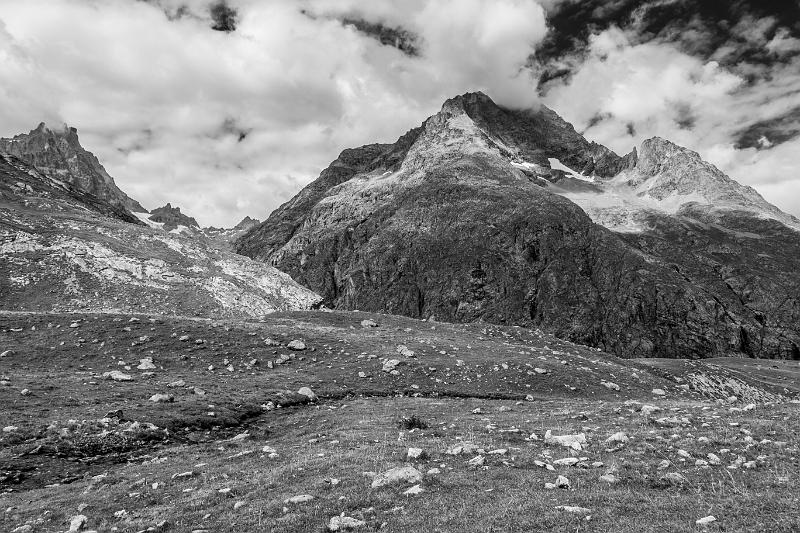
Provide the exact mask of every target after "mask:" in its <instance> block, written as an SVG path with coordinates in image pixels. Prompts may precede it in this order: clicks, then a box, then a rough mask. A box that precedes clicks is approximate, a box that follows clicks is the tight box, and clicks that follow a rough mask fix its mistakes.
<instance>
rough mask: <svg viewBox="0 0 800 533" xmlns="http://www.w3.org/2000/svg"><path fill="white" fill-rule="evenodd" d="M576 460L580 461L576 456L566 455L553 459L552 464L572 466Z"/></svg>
mask: <svg viewBox="0 0 800 533" xmlns="http://www.w3.org/2000/svg"><path fill="white" fill-rule="evenodd" d="M578 462H580V459H578V458H577V457H566V458H564V459H559V460H557V461H553V464H554V465H558V466H573V465H575V464H577V463H578Z"/></svg>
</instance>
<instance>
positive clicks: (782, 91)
mask: <svg viewBox="0 0 800 533" xmlns="http://www.w3.org/2000/svg"><path fill="white" fill-rule="evenodd" d="M770 24H771V23H770ZM768 25H769V24H767V23H766V22H764V23H761V24H757V25H755V27H754V28H753V29H752V31H751V32H750V34H749V35H750V36H751V38H752V39H757V38H760V37H759V36H761V37H763V34H764V28H766V27H767V26H768ZM764 42H766V41H764ZM760 68H761V69H762V71H763V69H767V68H768V69H771V71H770V76H764V77H763V78H761V79H758V80H756V81H754V82H750V83H748V82H747V80H745V79H744V78H742V77H741V76H740V75H739V74H736V73H733V72H731V71H728V70H726V69H725V68H723V67H721V66H720V65H719V64H718V63H717V62H716V61H713V60H710V61H705V60H703V59H701V58H698V57H694V56H691V55H688V54H687V53H684V52H682V51H681V50H679V49H678V48H677V46H676V45H674V44H671V43H664V42H658V41H649V42H644V43H632V42H631V39H630V38H629V35H628V34H627V33H626V32H624V31H622V30H620V29H619V28H616V27H612V28H610V29H608V30H606V31H603V32H601V33H599V34H596V35H594V36H592V37H591V38H590V40H589V47H588V50H587V56H586V57H585V58H584V59H583V60H582V62H580V63H579V66H578V67H577V68H576V70H575V71H574V73H573V75H572V76H571V77H569V78H568V79H566V80H560V81H555V82H551V83H550V84H549V86H548V88H547V89H548V91H547V95H546V97H545V98H544V101H545V103H546V104H547V105H549V106H551V107H553V108H554V109H555V110H557V111H558V112H559V113H560V114H562V116H564V118H565V119H567V120H568V121H570V122H572V123H573V124H574V125H575V128H576V129H577V130H578V131H582V132H584V134H585V135H586V137H587V138H589V139H590V140H594V141H597V142H599V143H601V144H605V145H606V146H608V147H609V148H612V149H613V150H615V151H616V152H617V153H620V154H624V153H627V152H629V151H630V150H631V149H632V148H634V147H636V146H638V145H640V144H641V142H642V141H643V140H645V139H646V138H649V137H653V136H660V137H664V138H667V139H669V140H671V141H673V142H675V143H677V144H680V145H683V146H686V147H688V148H690V149H692V150H695V151H697V152H699V153H700V155H701V156H702V157H703V158H704V159H706V160H708V161H710V162H711V163H713V164H715V165H717V166H718V167H719V168H720V169H721V170H723V171H724V172H725V173H727V174H728V175H730V176H731V177H733V178H734V179H736V180H738V181H739V182H741V183H744V184H747V185H750V186H753V187H755V188H756V189H757V190H758V191H759V192H761V194H762V195H763V196H764V197H765V198H766V199H767V200H768V201H770V202H772V203H774V204H775V205H777V206H778V207H780V208H782V209H784V210H786V211H788V212H790V213H793V214H795V215H800V176H798V173H799V172H798V169H800V138H795V139H793V140H790V141H788V142H785V143H783V144H779V145H775V146H772V143H771V141H770V140H769V139H768V138H764V139H763V142H762V147H770V148H769V149H767V150H757V149H756V148H744V149H740V148H737V147H736V146H735V145H736V139H737V136H738V134H739V133H740V132H741V131H743V130H746V129H747V128H749V127H751V126H753V125H754V124H756V123H758V122H760V121H764V120H770V119H775V118H779V117H783V116H785V115H787V113H791V112H792V110H793V109H796V108H797V107H798V106H800V92H798V90H797V89H798V88H800V60H797V59H796V60H795V61H794V62H791V63H788V64H782V63H779V64H775V65H773V66H770V67H766V66H761V67H760ZM762 74H763V72H762Z"/></svg>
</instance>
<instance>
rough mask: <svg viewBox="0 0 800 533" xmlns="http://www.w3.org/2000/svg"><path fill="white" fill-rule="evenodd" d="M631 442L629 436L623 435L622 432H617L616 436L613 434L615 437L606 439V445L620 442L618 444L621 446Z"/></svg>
mask: <svg viewBox="0 0 800 533" xmlns="http://www.w3.org/2000/svg"><path fill="white" fill-rule="evenodd" d="M629 440H631V439H630V437H628V436H627V435H626V434H625V433H623V432H622V431H619V432H617V433H614V434H613V435H611V436H610V437H608V438H607V439H606V444H614V443H615V442H618V443H620V444H625V443H626V442H628V441H629Z"/></svg>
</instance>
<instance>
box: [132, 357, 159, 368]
mask: <svg viewBox="0 0 800 533" xmlns="http://www.w3.org/2000/svg"><path fill="white" fill-rule="evenodd" d="M136 368H138V369H139V370H155V369H156V368H158V367H156V365H154V364H153V358H152V357H145V358H144V359H139V365H138V366H137V367H136Z"/></svg>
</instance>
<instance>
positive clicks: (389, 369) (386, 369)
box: [382, 359, 400, 372]
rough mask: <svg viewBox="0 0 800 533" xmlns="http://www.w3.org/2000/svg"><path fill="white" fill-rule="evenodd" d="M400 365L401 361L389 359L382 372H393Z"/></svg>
mask: <svg viewBox="0 0 800 533" xmlns="http://www.w3.org/2000/svg"><path fill="white" fill-rule="evenodd" d="M399 364H400V360H399V359H389V360H387V361H386V362H385V363H383V369H382V370H383V371H384V372H392V371H393V370H394V369H395V368H396V367H397V366H398V365H399Z"/></svg>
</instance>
